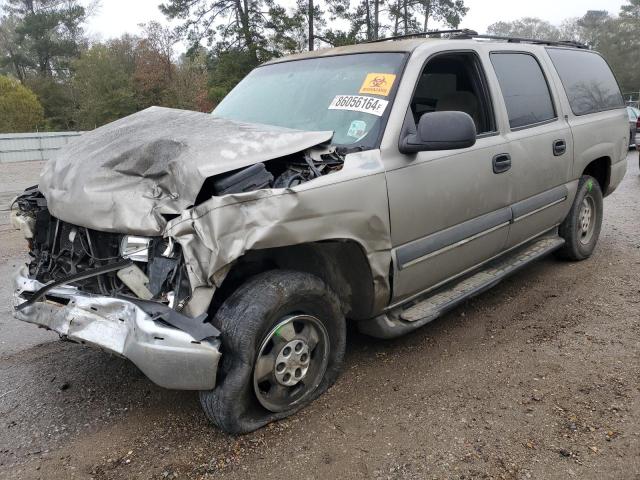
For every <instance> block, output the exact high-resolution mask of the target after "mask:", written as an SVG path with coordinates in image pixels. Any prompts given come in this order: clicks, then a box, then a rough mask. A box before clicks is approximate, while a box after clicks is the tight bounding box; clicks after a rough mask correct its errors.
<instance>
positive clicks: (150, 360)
mask: <svg viewBox="0 0 640 480" xmlns="http://www.w3.org/2000/svg"><path fill="white" fill-rule="evenodd" d="M13 283H14V293H13V299H14V307H15V308H14V317H15V318H17V319H19V320H22V321H24V322H29V323H33V324H36V325H39V326H41V327H44V328H47V329H49V330H53V331H55V332H57V333H58V334H60V335H61V336H63V337H65V338H67V339H69V340H72V341H75V342H79V343H83V344H85V343H86V344H90V345H93V346H96V347H99V348H102V349H104V350H106V351H109V352H111V353H115V354H117V355H121V356H123V357H125V358H128V359H129V360H131V361H132V362H133V363H134V364H135V365H136V366H137V367H138V368H139V369H140V370H142V372H143V373H144V374H145V375H146V376H147V377H149V379H150V380H151V381H152V382H154V383H156V384H158V385H160V386H161V387H165V388H171V389H178V390H211V389H213V388H214V387H215V383H216V372H217V369H218V362H219V360H220V340H219V338H218V336H219V332H218V331H217V330H216V329H215V327H213V326H212V325H210V324H207V328H206V329H203V328H202V319H189V318H188V317H185V316H184V315H181V314H179V313H178V312H176V311H174V310H172V309H170V308H169V307H167V306H165V305H163V304H160V303H157V302H142V301H137V300H135V299H128V298H126V299H125V298H116V297H107V296H100V295H91V294H87V293H83V292H81V291H80V290H78V289H77V288H76V287H72V286H69V285H59V286H56V287H54V288H50V289H48V290H46V293H45V294H44V295H42V297H41V298H40V299H38V300H37V301H35V302H34V303H33V304H32V305H29V306H27V307H23V308H19V306H20V305H21V304H23V303H25V302H27V301H29V299H30V297H32V296H33V294H35V293H36V292H38V291H39V290H41V289H43V288H44V287H45V285H44V284H42V283H40V282H39V281H37V280H35V279H32V278H29V272H28V269H27V267H26V266H24V267H22V268H21V269H20V270H18V272H16V274H15V275H14V277H13ZM189 320H192V321H193V323H196V325H194V327H195V331H194V329H188V330H189V331H190V332H191V334H189V333H187V332H186V331H185V330H187V328H180V326H186V325H187V323H188V322H189ZM196 332H198V333H199V334H196ZM202 332H206V334H207V335H209V334H210V336H207V337H206V338H204V335H203V334H202Z"/></svg>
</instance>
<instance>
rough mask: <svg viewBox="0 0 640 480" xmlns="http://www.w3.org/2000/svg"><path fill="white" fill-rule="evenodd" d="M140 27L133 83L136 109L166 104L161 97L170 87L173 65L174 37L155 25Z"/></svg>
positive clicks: (166, 29)
mask: <svg viewBox="0 0 640 480" xmlns="http://www.w3.org/2000/svg"><path fill="white" fill-rule="evenodd" d="M141 26H142V27H143V32H144V34H143V36H142V38H140V39H138V41H137V42H136V46H135V71H134V77H133V80H134V84H135V89H136V92H137V95H138V99H137V101H138V106H139V108H146V107H150V106H152V105H162V104H165V103H167V101H168V100H167V99H166V98H165V96H166V94H167V91H168V89H169V85H170V84H171V81H172V78H173V75H174V72H175V65H174V63H173V55H174V52H173V46H174V45H175V43H176V37H175V34H174V33H173V32H172V31H171V30H170V29H169V28H167V27H163V26H162V25H160V24H159V23H158V22H150V23H148V24H146V25H141Z"/></svg>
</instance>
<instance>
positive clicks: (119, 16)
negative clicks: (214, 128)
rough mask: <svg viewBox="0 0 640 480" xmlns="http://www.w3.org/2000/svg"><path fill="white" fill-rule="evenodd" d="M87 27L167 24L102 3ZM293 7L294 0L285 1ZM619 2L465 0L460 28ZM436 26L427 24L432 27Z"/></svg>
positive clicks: (142, 4)
mask: <svg viewBox="0 0 640 480" xmlns="http://www.w3.org/2000/svg"><path fill="white" fill-rule="evenodd" d="M100 3H101V6H100V7H99V9H98V10H97V11H96V13H95V15H94V16H93V18H92V19H91V20H90V22H89V25H88V32H89V34H90V35H92V36H93V37H95V38H96V39H102V40H106V39H108V38H112V37H118V36H120V35H122V34H123V33H125V32H128V33H137V32H138V31H139V28H138V25H139V24H140V23H145V22H148V21H150V20H158V21H160V22H163V23H166V21H165V19H164V17H163V15H162V14H161V13H160V11H159V10H158V5H159V4H160V3H162V2H161V1H160V0H101V2H100ZM283 3H284V4H287V3H291V4H292V5H293V4H294V0H284V1H283ZM624 3H626V2H625V1H622V0H536V1H533V2H532V1H523V0H465V4H466V6H467V7H469V12H468V13H467V15H466V17H465V18H464V20H463V21H462V24H461V25H460V26H461V28H471V29H474V30H477V31H478V32H479V33H484V32H485V31H486V29H487V27H488V26H489V25H490V24H492V23H494V22H497V21H500V20H502V21H510V20H515V19H517V18H521V17H539V18H542V19H543V20H547V21H549V22H551V23H553V24H556V25H558V24H560V22H561V21H562V20H563V19H565V18H570V17H579V16H582V15H584V14H585V13H586V11H587V10H608V11H609V12H610V13H614V14H617V13H618V12H619V10H620V5H622V4H624ZM435 26H436V25H435V24H432V25H430V28H431V27H435Z"/></svg>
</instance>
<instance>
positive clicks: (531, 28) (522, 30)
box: [487, 17, 560, 40]
mask: <svg viewBox="0 0 640 480" xmlns="http://www.w3.org/2000/svg"><path fill="white" fill-rule="evenodd" d="M487 33H489V34H490V35H498V36H502V37H520V38H534V39H539V40H560V30H559V29H558V27H556V26H554V25H552V24H550V23H549V22H547V21H545V20H541V19H539V18H535V17H524V18H521V19H518V20H514V21H513V22H496V23H493V24H491V25H489V27H488V28H487Z"/></svg>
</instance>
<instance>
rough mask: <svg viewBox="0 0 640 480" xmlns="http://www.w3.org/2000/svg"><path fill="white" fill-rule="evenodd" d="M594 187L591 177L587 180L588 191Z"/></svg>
mask: <svg viewBox="0 0 640 480" xmlns="http://www.w3.org/2000/svg"><path fill="white" fill-rule="evenodd" d="M592 189H593V180H591V179H589V180H587V192H591V190H592Z"/></svg>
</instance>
